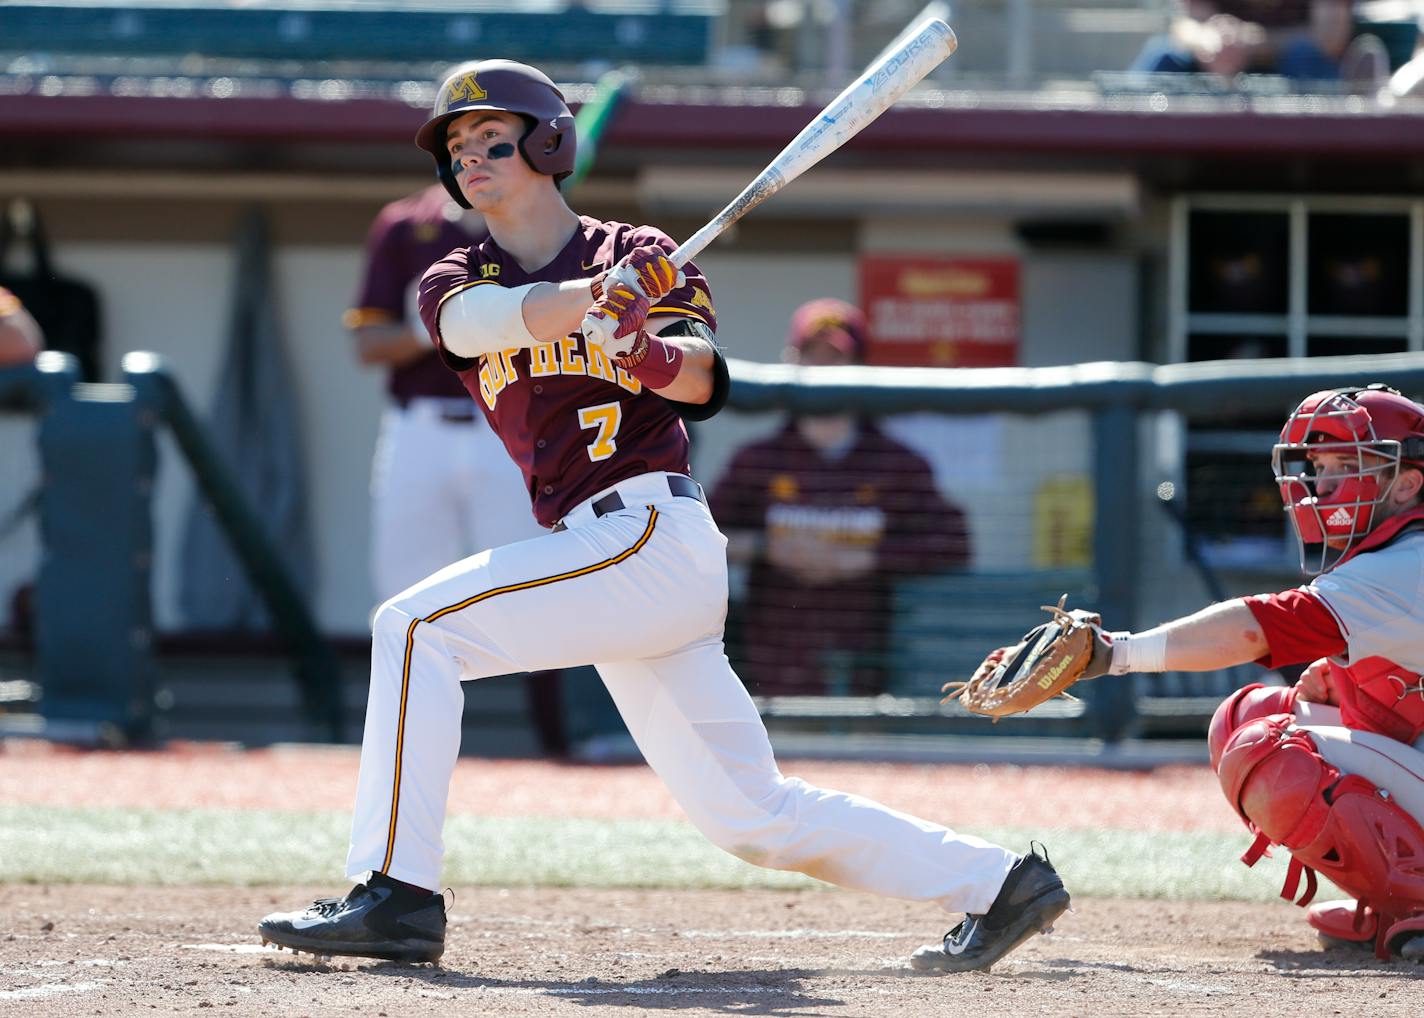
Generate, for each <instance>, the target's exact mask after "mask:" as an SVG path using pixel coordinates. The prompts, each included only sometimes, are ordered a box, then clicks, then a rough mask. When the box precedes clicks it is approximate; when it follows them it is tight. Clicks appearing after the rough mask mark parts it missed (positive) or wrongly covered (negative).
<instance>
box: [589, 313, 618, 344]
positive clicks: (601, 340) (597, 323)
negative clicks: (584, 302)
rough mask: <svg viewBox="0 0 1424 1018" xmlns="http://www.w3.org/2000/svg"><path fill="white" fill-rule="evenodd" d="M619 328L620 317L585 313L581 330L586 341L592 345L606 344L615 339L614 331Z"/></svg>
mask: <svg viewBox="0 0 1424 1018" xmlns="http://www.w3.org/2000/svg"><path fill="white" fill-rule="evenodd" d="M617 328H618V319H616V318H611V317H604V316H600V315H584V316H583V322H582V324H580V325H579V331H580V332H582V333H583V338H584V342H586V343H588V344H589V345H590V346H604V345H606V344H608V343H611V342H612V341H613V333H614V331H615V330H616V329H617Z"/></svg>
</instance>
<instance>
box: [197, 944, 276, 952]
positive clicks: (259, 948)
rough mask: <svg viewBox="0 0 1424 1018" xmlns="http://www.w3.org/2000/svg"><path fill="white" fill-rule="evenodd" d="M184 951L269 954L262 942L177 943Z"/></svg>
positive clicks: (268, 948)
mask: <svg viewBox="0 0 1424 1018" xmlns="http://www.w3.org/2000/svg"><path fill="white" fill-rule="evenodd" d="M178 946H179V947H181V948H183V949H184V950H185V951H222V952H225V953H227V954H270V953H272V949H271V948H270V947H267V946H265V945H263V944H179V945H178Z"/></svg>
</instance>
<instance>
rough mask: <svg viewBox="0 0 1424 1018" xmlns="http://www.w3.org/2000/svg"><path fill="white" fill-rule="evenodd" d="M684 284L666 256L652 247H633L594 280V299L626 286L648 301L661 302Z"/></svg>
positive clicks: (681, 277) (682, 278)
mask: <svg viewBox="0 0 1424 1018" xmlns="http://www.w3.org/2000/svg"><path fill="white" fill-rule="evenodd" d="M686 282H687V277H686V276H685V275H683V273H682V271H681V270H680V269H679V268H678V267H677V266H676V265H674V264H673V262H672V259H671V258H669V257H668V253H667V252H666V251H664V250H663V249H662V248H660V247H657V246H655V245H652V244H646V245H644V246H643V247H635V248H634V249H633V250H632V251H630V252H628V254H627V255H625V256H624V257H623V259H622V261H620V262H619V263H618V264H617V265H615V266H613V268H611V269H609V270H608V271H606V272H600V273H599V274H598V275H597V276H595V277H594V278H593V284H592V287H593V297H594V299H595V300H597V299H599V298H600V297H602V296H603V295H604V294H605V293H606V292H608V291H609V290H610V289H612V288H613V287H614V286H619V285H621V286H626V287H628V288H629V289H631V290H632V291H633V292H634V293H638V294H641V295H642V296H644V297H646V298H648V300H650V301H654V300H661V299H662V298H663V297H666V296H667V295H668V294H670V293H672V292H673V291H674V290H676V289H677V288H678V287H680V286H683V285H684V284H685V283H686Z"/></svg>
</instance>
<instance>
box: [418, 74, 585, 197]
mask: <svg viewBox="0 0 1424 1018" xmlns="http://www.w3.org/2000/svg"><path fill="white" fill-rule="evenodd" d="M473 110H500V111H503V112H505V113H518V114H519V115H520V116H522V117H523V118H524V120H525V122H526V123H527V124H528V125H529V127H528V129H527V130H526V131H525V132H524V136H523V137H522V138H520V139H519V152H520V154H521V155H522V156H524V161H525V162H527V163H528V164H529V165H530V166H531V167H533V168H534V170H535V172H537V173H543V174H546V175H547V176H550V177H553V178H554V180H555V181H556V182H557V181H561V180H563V179H564V178H565V177H567V176H568V175H569V174H570V173H572V172H573V169H574V154H575V151H576V148H577V144H576V139H575V137H574V115H573V114H572V113H571V112H570V111H569V107H568V104H567V103H566V102H564V94H563V93H562V92H560V91H559V89H558V86H557V85H555V84H554V83H553V81H551V80H550V79H549V77H548V75H546V74H545V73H544V72H543V71H540V70H537V69H535V68H533V67H530V66H529V65H528V64H521V63H518V62H516V61H513V60H477V61H475V62H474V63H469V64H461V65H460V66H459V67H457V68H455V69H454V70H453V71H451V72H450V74H449V75H448V76H447V77H446V78H445V81H444V83H442V84H441V86H440V91H439V92H438V93H437V94H436V96H435V109H434V110H433V111H432V112H431V114H430V119H429V120H427V121H426V122H425V125H424V126H423V127H421V129H420V130H419V131H417V132H416V135H415V143H416V144H417V145H419V146H420V147H421V148H423V149H425V151H427V152H429V153H430V154H431V155H432V156H434V157H435V175H436V176H437V177H439V178H440V183H442V184H444V185H445V190H447V191H449V192H450V196H451V197H452V198H454V199H455V200H456V201H457V202H459V203H460V204H461V205H463V206H464V207H465V208H469V207H470V203H469V202H468V201H467V200H466V199H465V196H464V194H462V193H461V191H460V186H459V185H458V184H456V183H455V174H454V171H453V170H452V169H451V166H450V153H449V152H447V151H446V150H445V129H446V127H448V126H449V124H450V121H452V120H454V119H455V118H456V117H458V116H461V115H462V114H465V113H469V112H471V111H473Z"/></svg>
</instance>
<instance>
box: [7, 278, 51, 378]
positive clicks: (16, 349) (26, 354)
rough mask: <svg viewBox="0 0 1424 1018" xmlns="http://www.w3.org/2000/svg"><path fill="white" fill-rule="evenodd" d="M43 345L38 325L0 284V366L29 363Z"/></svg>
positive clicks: (17, 300)
mask: <svg viewBox="0 0 1424 1018" xmlns="http://www.w3.org/2000/svg"><path fill="white" fill-rule="evenodd" d="M43 346H44V339H43V337H42V336H41V335H40V327H39V325H37V324H36V323H35V320H34V319H33V318H31V317H30V313H29V312H28V311H26V310H25V308H24V305H22V304H21V303H20V300H19V298H18V297H16V296H15V295H14V294H13V293H11V292H10V291H9V290H7V289H5V288H4V287H3V286H0V368H8V367H13V366H14V365H16V364H27V363H29V362H30V361H32V360H34V359H35V354H37V353H39V352H40V349H41V348H42V347H43Z"/></svg>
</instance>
